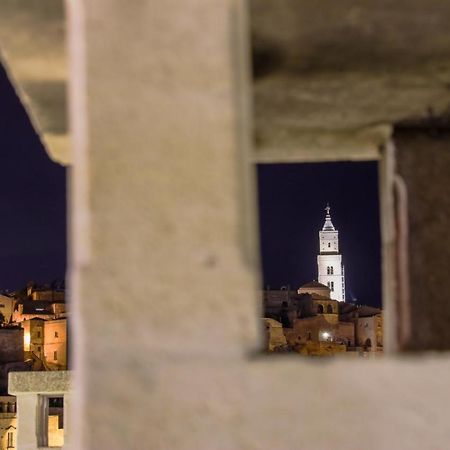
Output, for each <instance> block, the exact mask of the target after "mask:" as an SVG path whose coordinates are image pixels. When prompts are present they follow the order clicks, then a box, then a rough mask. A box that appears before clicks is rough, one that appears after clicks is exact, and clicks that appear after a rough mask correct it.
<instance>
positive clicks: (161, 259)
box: [69, 0, 260, 449]
mask: <svg viewBox="0 0 450 450" xmlns="http://www.w3.org/2000/svg"><path fill="white" fill-rule="evenodd" d="M73 3H74V4H72V5H70V7H71V8H73V9H71V10H70V11H69V12H70V23H71V25H70V29H71V35H70V42H71V44H70V45H71V49H72V72H71V73H72V74H73V80H72V83H73V84H72V88H71V92H72V98H71V105H72V128H73V132H74V143H75V148H74V172H73V173H74V175H73V180H72V194H73V196H74V198H73V200H72V230H73V234H72V261H71V273H72V275H71V284H72V286H71V289H72V290H73V295H74V298H73V304H74V309H75V314H76V320H75V323H76V324H75V333H74V337H75V340H76V342H75V344H74V346H73V350H74V352H75V353H76V361H75V363H76V364H75V365H76V367H77V374H76V376H77V386H78V389H79V392H80V396H81V397H80V398H79V399H78V398H76V399H75V400H76V401H77V402H78V405H77V408H79V409H78V413H77V417H78V421H77V422H76V424H75V427H76V429H77V431H78V432H80V433H81V438H82V441H81V443H80V444H79V446H78V447H77V448H81V447H82V448H85V449H98V448H107V449H119V448H120V449H121V448H142V446H143V445H144V443H145V445H148V446H149V447H151V448H154V449H157V448H174V449H175V448H181V447H183V445H194V444H193V443H194V442H198V443H199V445H200V447H201V448H217V447H216V444H215V443H216V442H217V439H223V440H224V445H225V446H226V447H227V448H237V447H236V445H235V438H236V437H235V436H233V434H232V433H229V432H228V427H227V426H223V425H224V423H229V424H231V423H232V422H234V421H236V420H239V419H238V417H239V416H240V413H239V412H238V410H237V409H236V408H235V407H233V404H234V402H235V401H236V396H237V397H238V398H239V397H240V394H239V392H240V391H241V389H242V387H241V385H242V383H243V381H244V380H243V378H239V377H238V378H235V377H234V376H231V373H228V372H223V371H222V370H221V369H222V368H223V365H224V364H227V365H228V366H230V367H231V366H233V365H235V364H236V363H237V362H238V361H242V360H243V358H246V356H247V354H249V352H251V351H253V350H254V349H255V348H256V345H257V343H258V340H257V334H258V333H257V332H258V327H257V325H259V323H260V320H259V319H258V316H259V312H258V308H257V306H256V305H257V301H256V289H255V288H256V283H255V281H256V280H257V277H256V276H255V274H256V273H257V270H256V264H255V258H254V254H255V253H254V249H253V252H252V251H250V250H249V248H250V247H251V246H252V243H251V242H250V239H249V236H252V237H253V239H254V238H255V237H256V233H255V232H254V230H253V229H251V228H252V226H253V225H252V221H253V217H252V215H253V212H254V207H253V203H252V204H251V206H249V199H251V195H252V194H251V192H249V191H248V188H249V187H250V186H251V183H248V182H247V179H248V178H249V177H251V176H252V174H251V173H250V165H249V164H246V162H247V161H248V160H249V157H248V155H247V149H248V145H247V143H248V139H249V136H250V127H249V125H248V123H247V122H248V115H247V110H248V107H247V102H248V99H249V98H250V93H249V90H247V85H246V81H247V77H246V74H247V66H246V64H247V63H248V56H249V53H248V50H247V42H246V38H244V37H243V35H242V33H241V30H242V21H243V10H242V5H243V3H244V2H242V1H235V0H228V1H223V0H213V1H208V2H204V1H203V0H195V1H192V0H182V1H169V2H167V1H166V0H157V1H154V0H152V1H139V2H137V3H135V4H134V5H133V7H130V5H128V4H126V3H124V2H110V1H106V0H100V1H96V2H90V1H82V2H73ZM83 49H84V50H83ZM252 200H253V199H251V200H250V201H252ZM250 229H251V233H249V232H248V231H249V230H250ZM100 330H101V331H100ZM219 369H220V370H219ZM236 370H238V369H236ZM211 371H212V372H211ZM233 375H234V374H233ZM218 385H220V386H221V389H225V390H227V389H228V387H229V386H231V385H232V386H233V388H234V392H233V393H231V395H230V397H228V398H227V396H225V397H223V398H222V397H221V396H220V397H218V395H219V391H217V390H216V387H217V386H218ZM198 389H200V391H201V392H203V394H201V393H200V391H198ZM208 392H209V394H208ZM213 397H214V398H215V399H216V402H214V401H213ZM219 398H220V401H219ZM217 407H218V408H219V411H216V412H215V413H212V414H208V415H207V416H208V417H207V418H206V416H203V414H201V413H200V411H201V410H204V411H206V410H209V409H216V408H217ZM235 414H237V416H235ZM175 417H176V418H178V419H175ZM205 419H206V420H205ZM124 420H125V421H126V423H127V426H124ZM230 426H231V425H230ZM119 430H120V431H119ZM212 430H215V432H213V433H211V431H212ZM116 431H117V432H116ZM187 434H191V437H190V438H189V439H190V441H189V442H191V444H187V442H188V441H186V439H187V437H186V435H187Z"/></svg>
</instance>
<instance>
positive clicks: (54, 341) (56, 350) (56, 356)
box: [44, 318, 68, 370]
mask: <svg viewBox="0 0 450 450" xmlns="http://www.w3.org/2000/svg"><path fill="white" fill-rule="evenodd" d="M67 348H68V334H67V319H65V318H64V319H55V320H47V321H45V322H44V357H45V362H46V364H47V366H48V367H49V368H50V370H67Z"/></svg>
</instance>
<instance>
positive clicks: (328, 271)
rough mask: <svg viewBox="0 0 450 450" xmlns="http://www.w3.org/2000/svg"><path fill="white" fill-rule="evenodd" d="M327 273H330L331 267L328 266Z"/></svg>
mask: <svg viewBox="0 0 450 450" xmlns="http://www.w3.org/2000/svg"><path fill="white" fill-rule="evenodd" d="M327 275H330V267H329V266H328V267H327Z"/></svg>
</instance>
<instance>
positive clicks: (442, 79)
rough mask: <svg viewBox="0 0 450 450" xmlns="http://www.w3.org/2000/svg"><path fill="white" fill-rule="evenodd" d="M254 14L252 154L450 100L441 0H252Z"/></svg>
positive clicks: (449, 40) (447, 16)
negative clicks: (358, 0)
mask: <svg viewBox="0 0 450 450" xmlns="http://www.w3.org/2000/svg"><path fill="white" fill-rule="evenodd" d="M251 13H252V24H251V26H252V38H253V45H254V49H253V61H254V77H255V84H254V94H255V118H256V125H255V138H256V149H257V151H258V152H260V151H261V152H263V153H264V151H265V149H266V148H269V149H276V148H279V149H280V150H284V149H287V150H285V151H288V152H289V151H291V152H292V151H294V149H295V147H296V145H297V146H301V147H306V148H307V147H308V145H309V147H310V148H311V141H314V139H313V137H311V136H319V137H318V138H316V141H314V142H313V143H314V144H316V146H317V148H321V147H323V143H322V142H321V140H320V136H321V135H322V134H323V133H324V132H326V133H329V132H330V130H342V129H360V128H364V127H368V128H369V129H370V128H371V127H373V126H374V125H377V124H391V123H393V122H396V121H397V120H400V119H404V118H407V117H412V116H418V117H420V116H425V115H427V114H428V112H427V111H428V109H429V108H433V109H434V110H435V111H436V112H441V111H442V110H444V109H445V108H446V107H447V106H448V104H449V102H450V90H449V82H450V59H449V58H448V54H449V52H450V33H448V23H449V20H450V3H448V2H446V1H443V0H431V1H425V0H414V1H408V2H401V1H400V2H399V1H393V0H384V1H374V0H365V1H361V2H358V3H357V4H355V2H353V1H351V0H344V1H340V2H335V1H333V0H325V1H323V2H320V5H318V4H317V3H314V2H310V1H302V0H280V1H276V2H273V1H271V0H253V1H252V2H251ZM305 136H307V137H308V138H307V139H306V142H305ZM378 139H379V138H378ZM376 140H377V138H375V141H373V140H372V141H370V140H368V141H367V142H366V144H365V145H366V146H367V145H369V143H370V142H372V144H373V145H376ZM325 144H326V143H325Z"/></svg>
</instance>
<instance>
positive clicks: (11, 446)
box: [7, 431, 14, 448]
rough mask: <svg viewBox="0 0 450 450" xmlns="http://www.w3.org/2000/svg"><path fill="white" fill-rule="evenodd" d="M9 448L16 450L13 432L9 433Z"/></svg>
mask: <svg viewBox="0 0 450 450" xmlns="http://www.w3.org/2000/svg"><path fill="white" fill-rule="evenodd" d="M7 448H14V434H13V433H12V432H11V431H9V432H8V447H7Z"/></svg>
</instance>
